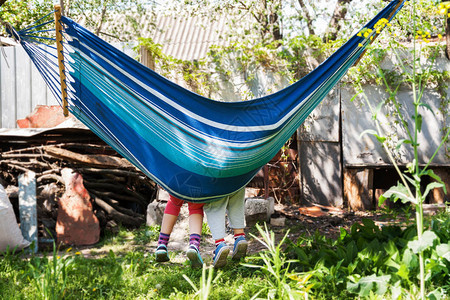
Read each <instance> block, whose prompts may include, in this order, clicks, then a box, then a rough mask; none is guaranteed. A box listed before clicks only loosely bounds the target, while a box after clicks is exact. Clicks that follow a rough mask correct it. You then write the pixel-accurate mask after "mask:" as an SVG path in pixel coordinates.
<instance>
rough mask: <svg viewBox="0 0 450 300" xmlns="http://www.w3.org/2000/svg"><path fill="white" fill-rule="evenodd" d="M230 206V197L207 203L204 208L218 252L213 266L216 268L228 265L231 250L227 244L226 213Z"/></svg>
mask: <svg viewBox="0 0 450 300" xmlns="http://www.w3.org/2000/svg"><path fill="white" fill-rule="evenodd" d="M227 205H228V196H227V197H224V198H222V199H220V200H218V201H214V202H211V203H206V204H205V206H204V207H203V209H204V211H205V213H206V217H207V219H208V225H209V228H210V229H211V234H212V236H213V239H214V242H215V244H216V250H214V258H213V266H214V267H215V268H221V267H224V266H225V265H226V264H227V257H228V253H230V248H229V247H228V246H227V245H226V243H225V240H224V238H225V235H226V232H225V213H226V209H227Z"/></svg>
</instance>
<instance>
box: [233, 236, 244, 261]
mask: <svg viewBox="0 0 450 300" xmlns="http://www.w3.org/2000/svg"><path fill="white" fill-rule="evenodd" d="M247 246H248V243H247V241H246V240H245V237H244V236H240V237H238V238H237V239H236V240H235V241H234V248H233V254H232V255H231V259H235V260H239V259H241V258H242V257H245V255H246V254H247Z"/></svg>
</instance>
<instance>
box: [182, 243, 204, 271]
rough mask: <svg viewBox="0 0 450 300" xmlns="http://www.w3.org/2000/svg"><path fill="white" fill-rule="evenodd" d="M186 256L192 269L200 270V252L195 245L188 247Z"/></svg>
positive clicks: (201, 262)
mask: <svg viewBox="0 0 450 300" xmlns="http://www.w3.org/2000/svg"><path fill="white" fill-rule="evenodd" d="M186 255H187V257H188V258H189V261H190V262H191V267H192V268H200V267H202V266H203V260H202V257H201V255H200V251H199V250H198V248H197V247H196V246H195V245H189V249H188V250H187V251H186Z"/></svg>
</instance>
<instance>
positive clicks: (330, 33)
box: [324, 0, 352, 41]
mask: <svg viewBox="0 0 450 300" xmlns="http://www.w3.org/2000/svg"><path fill="white" fill-rule="evenodd" d="M350 2H352V0H338V2H337V3H336V7H335V8H334V12H333V16H332V17H331V20H330V23H329V24H328V28H327V31H326V32H325V35H324V40H325V41H327V40H331V41H334V40H336V38H337V34H338V32H339V30H340V29H341V25H340V24H339V21H340V20H342V19H344V18H345V16H346V15H347V8H346V4H349V3H350Z"/></svg>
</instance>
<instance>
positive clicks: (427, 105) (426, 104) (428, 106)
mask: <svg viewBox="0 0 450 300" xmlns="http://www.w3.org/2000/svg"><path fill="white" fill-rule="evenodd" d="M419 106H423V107H425V108H427V109H428V110H429V111H431V112H432V113H433V115H434V111H433V110H432V109H431V106H430V105H429V104H428V103H423V102H421V103H419Z"/></svg>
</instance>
